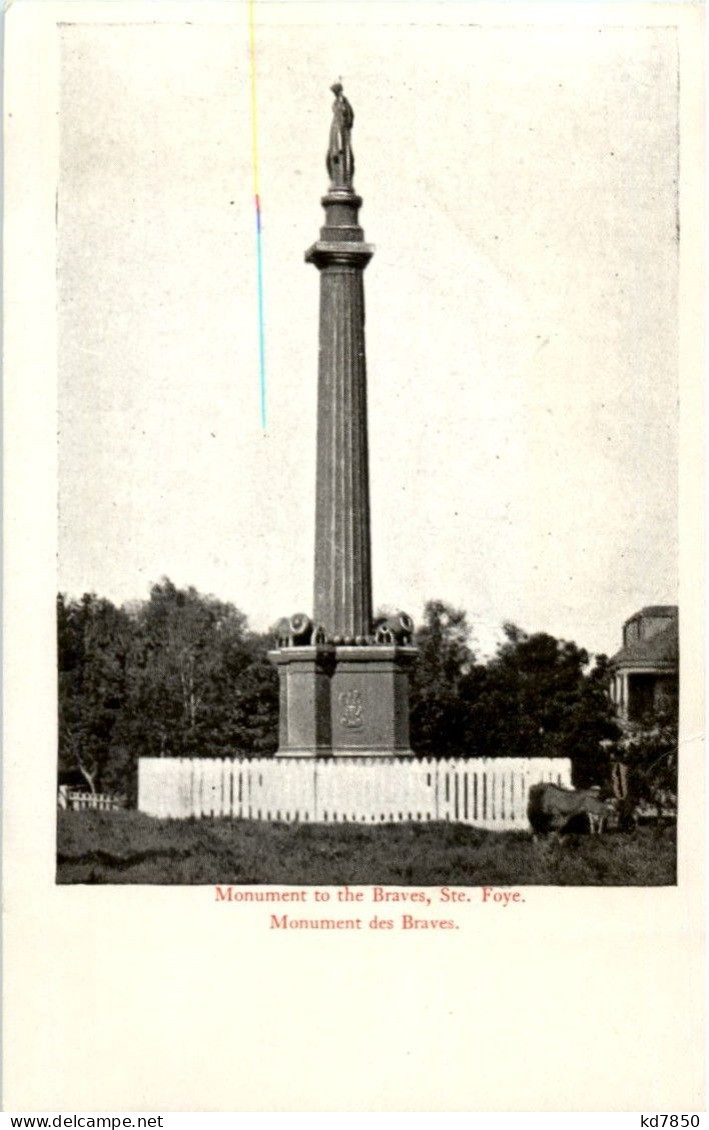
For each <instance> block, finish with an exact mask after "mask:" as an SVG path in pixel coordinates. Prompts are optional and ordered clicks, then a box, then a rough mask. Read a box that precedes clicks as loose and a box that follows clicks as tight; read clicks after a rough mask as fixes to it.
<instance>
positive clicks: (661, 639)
mask: <svg viewBox="0 0 709 1130" xmlns="http://www.w3.org/2000/svg"><path fill="white" fill-rule="evenodd" d="M658 607H665V606H662V605H660V606H658ZM670 610H671V611H674V609H672V608H671V606H670ZM643 612H644V613H650V609H647V608H644V609H643ZM653 614H654V615H657V613H656V612H654V613H653ZM631 619H635V617H631ZM678 662H679V622H678V620H677V619H676V617H673V618H672V619H671V620H670V622H669V624H668V625H667V627H666V628H663V629H662V630H661V631H659V632H656V633H655V635H654V636H650V639H647V640H637V641H636V642H635V643H631V644H629V645H628V647H622V648H621V649H620V651H618V652H616V654H615V655H614V656H613V657H612V659H611V663H614V664H616V666H619V667H620V666H622V667H645V666H647V667H653V666H661V667H676V666H677V664H678Z"/></svg>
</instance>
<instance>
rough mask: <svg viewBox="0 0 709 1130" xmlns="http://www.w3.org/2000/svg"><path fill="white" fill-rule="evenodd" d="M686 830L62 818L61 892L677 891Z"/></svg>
mask: <svg viewBox="0 0 709 1130" xmlns="http://www.w3.org/2000/svg"><path fill="white" fill-rule="evenodd" d="M675 860H676V849H675V829H674V828H673V827H665V828H658V827H646V828H638V829H637V830H636V831H634V832H632V833H627V834H621V833H616V834H609V835H605V836H570V837H568V839H567V840H566V841H565V842H564V843H563V844H560V843H558V842H556V841H555V840H551V841H549V842H535V841H533V840H532V838H531V836H530V835H529V834H528V833H526V832H487V831H483V830H481V829H479V828H470V827H467V826H465V825H461V824H390V825H379V826H376V825H375V826H372V825H370V826H367V825H356V824H338V825H332V824H331V825H322V824H275V823H273V824H266V823H259V822H256V821H246V820H223V819H219V820H202V821H197V820H158V819H155V818H154V817H151V816H145V815H144V814H143V813H140V812H131V811H125V812H60V813H58V828H57V882H58V883H148V884H149V883H157V884H184V885H187V884H195V883H205V884H211V883H220V884H227V883H231V884H246V885H251V884H257V883H273V884H285V885H299V886H300V885H310V884H317V885H321V886H340V885H342V884H344V883H347V884H350V885H357V884H359V885H371V884H381V885H394V886H439V885H441V884H455V885H457V886H482V885H489V886H523V885H538V886H549V885H553V886H669V885H672V884H674V883H675V881H676V879H675V875H676V863H675Z"/></svg>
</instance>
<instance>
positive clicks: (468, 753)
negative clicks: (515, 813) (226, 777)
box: [57, 578, 618, 799]
mask: <svg viewBox="0 0 709 1130" xmlns="http://www.w3.org/2000/svg"><path fill="white" fill-rule="evenodd" d="M57 632H58V670H59V769H60V773H61V774H64V775H66V774H69V773H72V772H73V773H74V774H75V775H79V774H80V775H81V778H82V780H83V782H85V785H86V787H87V788H89V789H91V790H93V791H97V792H100V791H109V792H117V793H123V794H125V795H127V796H128V797H129V799H132V798H134V796H135V784H136V769H137V760H138V758H139V757H143V756H152V757H161V756H173V757H174V756H207V757H233V756H248V755H252V756H255V755H258V756H268V755H271V754H273V753H275V751H276V749H277V746H278V677H277V674H276V671H275V669H274V668H273V666H272V665H271V664H270V663H269V661H268V658H267V654H266V653H267V651H268V650H269V648H271V647H273V646H274V644H275V635H274V632H263V633H259V632H254V631H252V630H251V629H250V628H249V626H248V621H247V618H246V616H245V615H244V613H243V612H241V611H239V609H237V608H236V607H235V606H234V605H233V604H229V603H226V602H224V601H220V600H217V599H215V598H214V597H213V596H205V595H203V594H201V593H199V592H197V590H196V589H194V588H192V587H189V588H185V589H179V588H177V587H176V586H175V585H174V584H173V583H172V582H171V581H170V580H168V579H166V578H164V579H163V580H162V581H160V583H158V584H155V585H153V587H152V588H151V590H150V597H149V599H148V600H146V601H142V602H136V603H131V604H127V605H123V606H121V607H116V606H115V605H114V604H113V603H112V602H111V601H110V600H107V599H106V598H104V597H98V596H96V595H95V594H88V593H87V594H85V595H84V596H82V597H81V598H80V599H78V600H76V599H71V598H69V597H67V596H66V595H63V594H59V596H58V598H57ZM470 639H471V630H470V625H469V623H468V619H467V615H466V613H465V612H464V611H463V610H461V609H455V608H452V607H451V606H450V605H448V604H446V603H444V602H443V601H440V600H432V601H429V602H428V603H427V604H426V607H425V610H424V615H423V619H422V622H421V625H420V627H419V628H418V630H417V632H416V636H415V643H416V645H417V646H418V648H419V659H418V661H417V663H416V665H415V668H414V671H413V675H412V680H411V744H412V748H413V749H414V751H415V752H416V753H418V754H420V755H426V756H433V757H499V756H504V757H535V756H536V757H569V758H571V760H572V764H573V776H574V783H575V784H577V785H588V784H593V783H596V782H598V783H602V782H603V781H605V780H606V779H607V777H608V752H607V751H608V749H609V748H610V746H609V744H608V743H610V742H612V741H613V740H614V739H615V738H616V737H617V734H618V731H617V728H616V726H615V723H614V720H613V712H612V708H611V705H610V702H609V699H608V695H607V660H606V658H605V657H604V656H597V657H596V658H595V660H594V662H593V663H592V664H591V663H590V661H589V655H588V652H587V651H585V650H584V649H583V648H582V647H579V646H577V645H576V644H575V643H572V642H570V641H566V640H558V639H555V638H554V637H553V636H550V635H548V634H546V633H544V632H537V633H533V634H528V633H526V632H525V631H523V630H522V629H521V628H519V627H517V626H516V625H514V624H505V625H504V639H503V642H502V643H501V644H500V645H499V647H498V649H497V653H496V654H495V656H494V657H493V658H491V659H489V660H487V661H486V662H481V661H479V660H478V658H477V657H476V655H475V652H474V651H473V649H472V647H471V643H470Z"/></svg>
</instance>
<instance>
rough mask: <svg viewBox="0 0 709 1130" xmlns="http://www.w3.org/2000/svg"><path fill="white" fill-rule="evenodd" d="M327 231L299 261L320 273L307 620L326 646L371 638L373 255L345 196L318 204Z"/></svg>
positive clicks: (355, 202)
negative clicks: (369, 269) (369, 289)
mask: <svg viewBox="0 0 709 1130" xmlns="http://www.w3.org/2000/svg"><path fill="white" fill-rule="evenodd" d="M324 203H325V205H326V211H327V218H328V223H327V224H326V226H325V227H324V228H323V229H322V231H321V237H322V238H321V240H320V241H319V242H318V243H316V244H314V246H313V247H312V248H311V249H310V250H309V251H308V253H307V256H306V258H307V259H308V261H309V262H311V263H314V264H315V266H316V267H317V268H318V269H319V271H320V354H319V363H318V435H317V480H316V504H315V592H314V601H313V620H314V622H315V624H316V625H322V627H323V628H324V629H325V633H326V635H327V637H328V638H330V639H333V638H338V637H339V638H341V639H343V640H355V639H357V637H366V636H369V634H370V633H371V630H372V568H371V548H370V520H369V460H368V445H367V366H366V357H365V341H364V286H363V279H362V272H363V271H364V268H365V267H366V265H367V263H368V262H369V260H370V258H371V256H372V254H373V250H374V249H373V248H372V247H370V246H369V245H368V244H366V243H364V242H363V234H364V233H363V232H362V229H361V228H360V227H359V226H358V225H357V221H356V215H357V207H358V205H359V204H360V203H361V201H360V200H359V198H358V197H355V196H354V195H353V194H352V193H350V194H348V195H345V194H342V195H339V196H338V195H336V194H334V193H331V194H330V195H329V196H328V197H326V198H325V201H324Z"/></svg>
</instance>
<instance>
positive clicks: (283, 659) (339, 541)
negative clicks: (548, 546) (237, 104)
mask: <svg viewBox="0 0 709 1130" xmlns="http://www.w3.org/2000/svg"><path fill="white" fill-rule="evenodd" d="M331 89H332V91H333V93H334V94H335V105H334V107H333V121H332V127H331V130H330V145H329V149H328V155H327V168H328V172H329V173H330V188H329V191H328V192H327V194H326V196H324V197H323V199H322V204H323V207H324V208H325V223H324V225H323V227H322V228H321V229H320V239H319V240H318V241H317V243H314V244H313V246H312V247H311V248H310V249H309V250H308V251H307V252H306V254H305V258H306V262H308V263H313V264H314V266H315V267H317V269H318V270H319V272H320V331H319V332H320V352H319V362H318V428H317V472H316V504H315V585H314V589H315V592H314V602H313V618H312V620H311V619H310V618H309V617H308V616H305V615H304V614H298V615H296V616H292V617H291V618H290V619H289V620H283V621H282V622H281V625H280V628H279V640H278V649H277V650H275V651H272V652H270V659H271V661H272V662H273V663H274V664H275V665H276V666H277V668H278V674H279V679H280V740H279V748H278V756H279V757H303V756H308V757H324V756H332V757H364V756H367V757H371V756H380V757H391V756H396V757H399V756H406V755H409V754H410V753H411V748H410V744H409V674H408V673H409V669H410V666H411V664H412V662H413V661H414V659H415V658H416V655H417V651H416V648H414V647H412V646H410V645H411V634H412V631H413V623H412V622H411V619H410V618H409V617H408V616H406V614H405V613H398V614H397V615H396V616H392V617H389V618H388V619H387V620H386V622H384V623H377V624H374V623H373V622H372V580H371V553H370V525H369V466H368V450H367V370H366V360H365V344H364V287H363V279H362V276H363V272H364V269H365V267H366V266H367V263H368V262H369V260H370V259H371V257H372V255H373V253H374V248H373V247H371V246H370V245H369V244H367V243H365V242H364V232H363V231H362V228H361V227H360V226H359V219H358V217H359V209H360V207H361V204H362V200H361V198H360V197H359V196H357V194H356V192H355V191H354V188H353V185H352V177H353V174H354V158H353V156H352V147H351V144H350V131H351V128H352V123H353V121H354V114H353V113H352V107H351V106H350V104H349V102H348V101H347V99H346V98H345V97H344V95H343V93H342V87H341V86H340V84H339V83H335V85H334V86H333V87H332V88H331Z"/></svg>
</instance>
